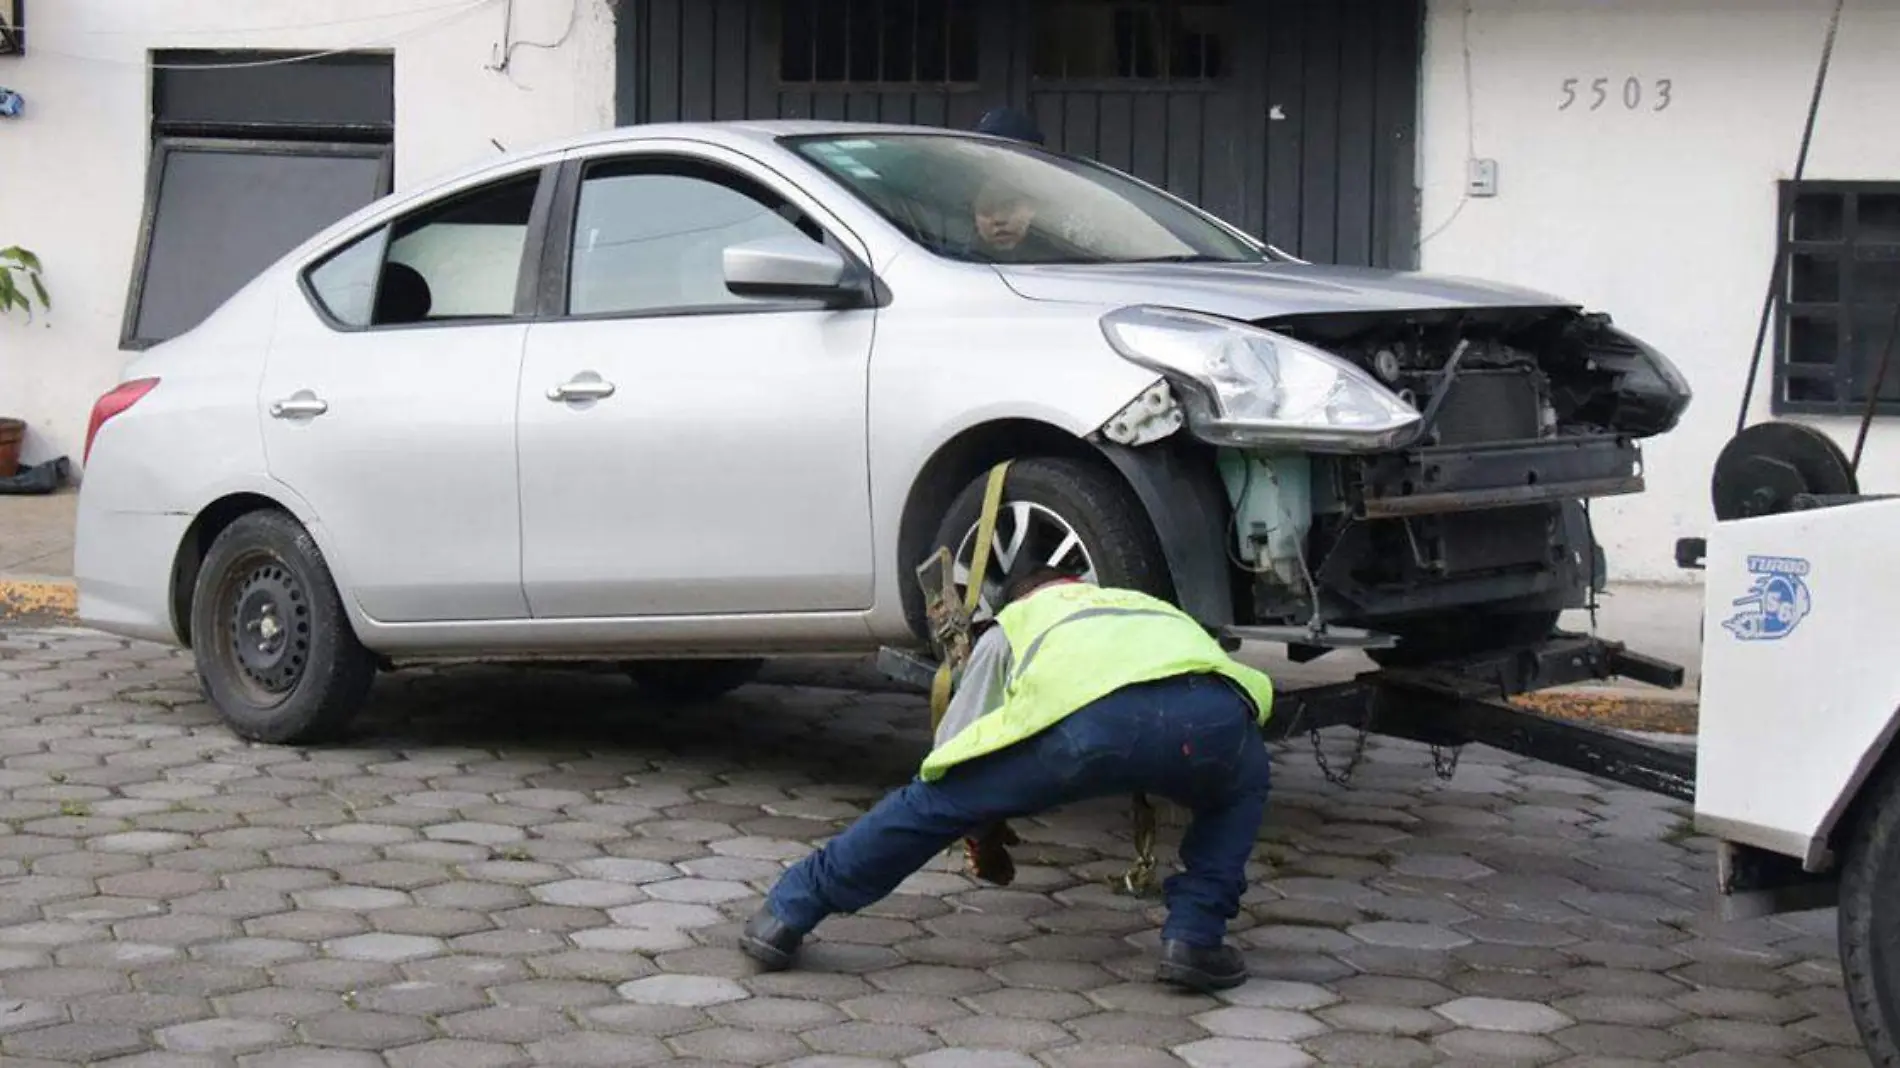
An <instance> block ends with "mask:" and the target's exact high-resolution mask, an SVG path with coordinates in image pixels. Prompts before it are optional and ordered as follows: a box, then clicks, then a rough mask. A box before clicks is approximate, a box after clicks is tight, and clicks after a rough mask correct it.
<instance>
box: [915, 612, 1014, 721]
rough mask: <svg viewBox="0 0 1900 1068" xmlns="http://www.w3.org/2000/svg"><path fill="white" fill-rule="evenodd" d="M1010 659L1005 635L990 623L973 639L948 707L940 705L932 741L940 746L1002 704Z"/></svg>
mask: <svg viewBox="0 0 1900 1068" xmlns="http://www.w3.org/2000/svg"><path fill="white" fill-rule="evenodd" d="M1010 662H1011V657H1010V648H1009V639H1008V638H1006V637H1004V636H1003V628H1001V627H991V628H990V629H989V630H987V631H985V632H984V634H983V636H982V637H981V638H978V639H977V640H976V645H975V647H974V648H972V649H971V650H970V659H968V660H966V661H964V663H963V670H962V672H961V673H960V677H959V678H958V679H957V682H956V688H955V690H954V691H953V692H952V693H951V695H950V707H949V708H946V709H944V713H943V720H942V722H940V723H938V724H937V737H936V740H935V742H934V744H935V745H939V746H941V745H942V744H944V743H945V742H947V741H949V740H950V739H952V738H954V737H956V736H957V734H958V733H959V732H961V731H962V730H963V729H964V728H965V727H968V726H969V725H970V724H972V723H975V722H976V721H977V720H979V719H981V718H983V717H984V716H987V715H989V714H990V713H991V712H994V711H996V710H997V709H998V708H1000V707H1002V704H1003V687H1004V685H1005V684H1006V683H1007V682H1008V681H1009V668H1010Z"/></svg>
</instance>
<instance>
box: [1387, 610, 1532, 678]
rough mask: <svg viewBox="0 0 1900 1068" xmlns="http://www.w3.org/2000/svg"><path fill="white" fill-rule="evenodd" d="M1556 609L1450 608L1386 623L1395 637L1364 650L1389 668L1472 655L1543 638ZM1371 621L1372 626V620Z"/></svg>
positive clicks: (1415, 665) (1414, 665)
mask: <svg viewBox="0 0 1900 1068" xmlns="http://www.w3.org/2000/svg"><path fill="white" fill-rule="evenodd" d="M1562 615H1563V613H1562V612H1561V611H1559V610H1557V609H1547V610H1545V611H1542V612H1492V611H1485V610H1483V609H1455V610H1452V611H1449V612H1445V613H1442V614H1435V615H1429V616H1424V617H1421V618H1417V619H1409V620H1406V621H1405V622H1403V623H1401V624H1397V625H1394V626H1391V627H1390V628H1388V629H1390V630H1391V631H1392V632H1394V633H1396V634H1397V635H1398V636H1399V643H1398V644H1397V645H1395V646H1393V647H1392V648H1390V649H1368V650H1366V656H1367V657H1369V658H1370V659H1371V660H1372V662H1373V663H1375V664H1377V665H1379V666H1380V667H1393V668H1396V667H1419V666H1422V665H1425V664H1431V663H1435V662H1438V661H1442V660H1457V659H1461V658H1464V657H1468V656H1477V655H1478V654H1480V653H1486V652H1490V651H1491V650H1494V649H1505V648H1509V647H1510V646H1513V645H1528V644H1530V643H1532V642H1535V641H1539V640H1541V639H1543V638H1546V637H1548V636H1549V635H1550V632H1551V631H1552V630H1554V629H1556V627H1557V620H1558V619H1559V618H1560V617H1561V616H1562ZM1374 627H1375V629H1377V625H1376V624H1375V625H1374Z"/></svg>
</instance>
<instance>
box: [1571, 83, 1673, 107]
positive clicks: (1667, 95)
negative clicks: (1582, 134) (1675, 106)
mask: <svg viewBox="0 0 1900 1068" xmlns="http://www.w3.org/2000/svg"><path fill="white" fill-rule="evenodd" d="M1674 90H1675V83H1674V82H1672V81H1671V80H1670V79H1668V78H1657V79H1655V80H1654V81H1650V82H1645V81H1643V79H1641V78H1636V77H1629V78H1624V79H1623V80H1622V81H1620V82H1619V81H1617V80H1616V79H1614V78H1592V79H1590V80H1589V82H1588V84H1586V83H1585V82H1584V79H1582V78H1565V79H1564V84H1563V87H1562V91H1561V96H1562V99H1561V100H1560V101H1559V102H1558V104H1557V110H1558V111H1569V110H1571V109H1572V108H1586V109H1588V110H1590V111H1601V110H1602V109H1604V108H1606V107H1616V106H1618V105H1621V106H1622V108H1623V110H1625V111H1642V110H1648V111H1662V110H1664V109H1665V108H1667V107H1668V106H1669V104H1670V102H1671V101H1672V99H1673V96H1672V94H1673V92H1674Z"/></svg>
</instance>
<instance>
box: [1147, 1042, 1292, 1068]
mask: <svg viewBox="0 0 1900 1068" xmlns="http://www.w3.org/2000/svg"><path fill="white" fill-rule="evenodd" d="M1174 1052H1175V1054H1176V1055H1178V1056H1179V1057H1180V1058H1181V1059H1182V1060H1183V1061H1186V1062H1187V1063H1188V1064H1189V1065H1191V1066H1192V1068H1302V1066H1304V1065H1308V1064H1313V1063H1314V1060H1313V1058H1312V1056H1310V1055H1309V1054H1307V1053H1306V1052H1304V1051H1303V1050H1301V1049H1300V1048H1299V1047H1298V1046H1290V1045H1287V1044H1286V1043H1283V1042H1255V1041H1250V1040H1248V1039H1240V1038H1204V1039H1201V1040H1200V1041H1198V1042H1189V1043H1188V1044H1186V1045H1184V1046H1177V1047H1175V1050H1174Z"/></svg>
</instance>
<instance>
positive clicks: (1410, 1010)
mask: <svg viewBox="0 0 1900 1068" xmlns="http://www.w3.org/2000/svg"><path fill="white" fill-rule="evenodd" d="M1313 1015H1314V1016H1316V1017H1318V1018H1319V1019H1320V1020H1321V1021H1323V1022H1324V1023H1325V1024H1326V1025H1327V1026H1329V1027H1335V1028H1338V1029H1339V1030H1341V1031H1360V1032H1365V1033H1368V1034H1378V1035H1409V1036H1419V1035H1430V1034H1434V1033H1436V1032H1439V1031H1448V1030H1451V1028H1452V1026H1453V1025H1452V1024H1451V1023H1450V1021H1448V1020H1446V1019H1445V1018H1444V1017H1442V1016H1439V1015H1437V1014H1435V1013H1432V1012H1429V1011H1427V1010H1425V1009H1420V1008H1416V1007H1413V1006H1409V1005H1380V1004H1376V1003H1372V1002H1364V1001H1352V1002H1346V1003H1344V1004H1339V1005H1333V1006H1331V1007H1329V1008H1325V1009H1321V1010H1320V1011H1318V1012H1316V1013H1314V1014H1313Z"/></svg>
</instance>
